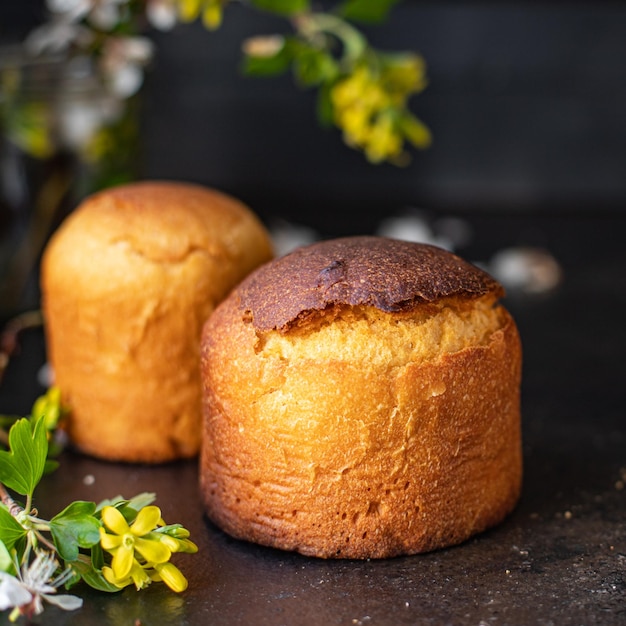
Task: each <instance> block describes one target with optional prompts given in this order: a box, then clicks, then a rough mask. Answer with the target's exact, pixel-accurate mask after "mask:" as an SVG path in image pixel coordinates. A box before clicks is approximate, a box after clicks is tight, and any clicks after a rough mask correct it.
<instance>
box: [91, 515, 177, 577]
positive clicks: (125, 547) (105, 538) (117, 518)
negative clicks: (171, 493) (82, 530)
mask: <svg viewBox="0 0 626 626" xmlns="http://www.w3.org/2000/svg"><path fill="white" fill-rule="evenodd" d="M160 520H161V511H160V509H159V508H158V507H156V506H146V507H144V508H143V509H141V511H139V513H138V515H137V518H136V519H135V521H134V522H133V523H132V524H131V525H130V526H129V525H128V522H127V521H126V520H125V519H124V516H123V515H122V514H121V513H120V512H119V511H118V510H117V509H116V508H115V507H113V506H105V507H104V508H103V509H102V522H103V523H104V526H105V527H106V528H108V529H109V530H110V531H111V532H112V534H109V533H107V532H106V530H105V528H100V545H101V546H102V548H103V550H106V551H107V552H110V553H111V554H112V555H113V559H112V560H111V570H112V577H114V579H115V580H116V581H118V582H115V583H114V584H116V585H118V586H125V585H126V584H128V582H126V581H128V579H129V577H131V578H132V576H133V575H132V574H131V571H133V572H134V573H135V575H138V572H137V567H140V568H141V564H140V561H143V562H145V563H147V564H149V565H150V566H154V565H155V564H161V563H166V562H167V561H169V559H170V557H171V555H172V551H171V550H170V548H169V547H168V546H167V545H166V544H165V543H164V542H162V541H160V540H159V538H158V537H156V538H155V537H154V536H151V535H150V533H152V531H153V530H154V529H155V528H156V527H157V525H158V523H159V522H160ZM133 568H134V569H133ZM133 582H134V579H133ZM122 583H125V584H122Z"/></svg>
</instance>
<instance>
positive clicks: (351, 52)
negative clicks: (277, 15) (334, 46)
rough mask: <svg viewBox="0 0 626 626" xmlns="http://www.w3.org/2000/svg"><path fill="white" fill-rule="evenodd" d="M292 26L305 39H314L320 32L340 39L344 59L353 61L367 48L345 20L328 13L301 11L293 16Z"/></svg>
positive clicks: (358, 33)
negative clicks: (301, 12)
mask: <svg viewBox="0 0 626 626" xmlns="http://www.w3.org/2000/svg"><path fill="white" fill-rule="evenodd" d="M294 27H295V28H296V30H297V31H298V32H299V33H300V34H301V35H302V36H303V37H306V38H307V39H315V38H316V37H318V36H319V35H321V34H324V35H331V36H333V37H335V38H336V39H338V40H339V41H341V43H342V44H343V47H344V60H345V61H348V62H354V61H356V60H358V59H359V58H361V57H362V56H363V55H364V54H365V52H366V51H367V49H368V44H367V40H366V39H365V37H364V36H363V35H362V34H361V33H360V32H359V31H358V30H357V29H356V28H354V27H353V26H351V25H350V24H348V22H346V21H345V20H343V19H341V18H340V17H338V16H336V15H332V14H330V13H317V12H311V13H303V14H301V15H297V16H296V17H295V18H294Z"/></svg>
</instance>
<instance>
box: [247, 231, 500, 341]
mask: <svg viewBox="0 0 626 626" xmlns="http://www.w3.org/2000/svg"><path fill="white" fill-rule="evenodd" d="M238 292H239V296H240V306H241V308H242V309H243V310H244V311H246V312H247V313H248V315H250V317H251V319H252V323H253V324H254V326H255V327H256V328H257V329H258V330H261V331H268V330H286V329H288V328H289V327H291V326H293V325H295V324H297V323H298V322H299V321H302V320H303V319H305V318H307V317H308V316H309V315H310V314H311V313H313V312H316V311H322V310H324V309H328V308H330V307H333V306H337V305H339V306H340V305H348V306H373V307H376V308H378V309H380V310H382V311H387V312H400V311H408V310H411V309H412V308H414V307H415V306H417V305H421V304H424V303H431V302H436V301H438V300H440V299H442V298H448V297H457V298H459V297H460V298H470V299H471V298H477V297H480V296H484V295H486V294H488V293H493V295H494V297H500V296H502V295H503V293H504V291H503V289H502V287H501V286H500V284H499V283H497V282H496V281H495V280H494V279H493V278H492V277H491V276H489V274H487V273H486V272H484V271H483V270H481V269H479V268H477V267H476V266H474V265H472V264H470V263H468V262H467V261H464V260H463V259H461V258H459V257H458V256H456V255H454V254H452V253H451V252H448V251H446V250H443V249H441V248H437V247H435V246H430V245H427V244H419V243H413V242H408V241H400V240H396V239H388V238H384V237H366V236H364V237H346V238H342V239H334V240H330V241H323V242H318V243H315V244H312V245H310V246H306V247H303V248H300V249H298V250H295V251H294V252H292V253H290V254H288V255H286V256H284V257H282V258H280V259H276V260H274V261H272V262H270V263H267V264H266V265H264V266H262V267H261V268H259V269H258V270H257V271H255V272H254V273H253V274H252V275H250V276H249V277H248V278H247V279H246V280H245V281H244V282H243V283H242V284H241V285H240V288H239V290H238Z"/></svg>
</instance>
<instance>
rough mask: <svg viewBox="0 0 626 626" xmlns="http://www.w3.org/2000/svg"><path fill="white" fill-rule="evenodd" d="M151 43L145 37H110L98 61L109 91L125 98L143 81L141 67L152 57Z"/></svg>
mask: <svg viewBox="0 0 626 626" xmlns="http://www.w3.org/2000/svg"><path fill="white" fill-rule="evenodd" d="M152 54H153V44H152V42H151V41H150V40H149V39H147V38H145V37H110V38H109V39H108V40H107V42H106V44H105V48H104V51H103V54H102V59H101V61H100V66H101V69H102V72H103V74H104V76H105V79H106V82H107V84H108V86H109V88H110V89H111V91H112V92H113V93H114V94H115V95H116V96H118V97H121V98H127V97H129V96H132V95H133V94H134V93H136V92H137V91H138V90H139V88H140V87H141V85H142V83H143V67H144V66H145V65H146V64H147V63H148V61H149V60H150V59H151V58H152Z"/></svg>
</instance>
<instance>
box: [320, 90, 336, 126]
mask: <svg viewBox="0 0 626 626" xmlns="http://www.w3.org/2000/svg"><path fill="white" fill-rule="evenodd" d="M331 86H332V84H331V83H330V82H329V83H324V84H323V85H321V86H320V88H319V90H318V92H317V106H316V113H317V119H318V121H319V123H320V125H321V126H322V127H324V128H330V127H331V126H332V124H333V122H334V107H333V103H332V100H331V98H330V91H331Z"/></svg>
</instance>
